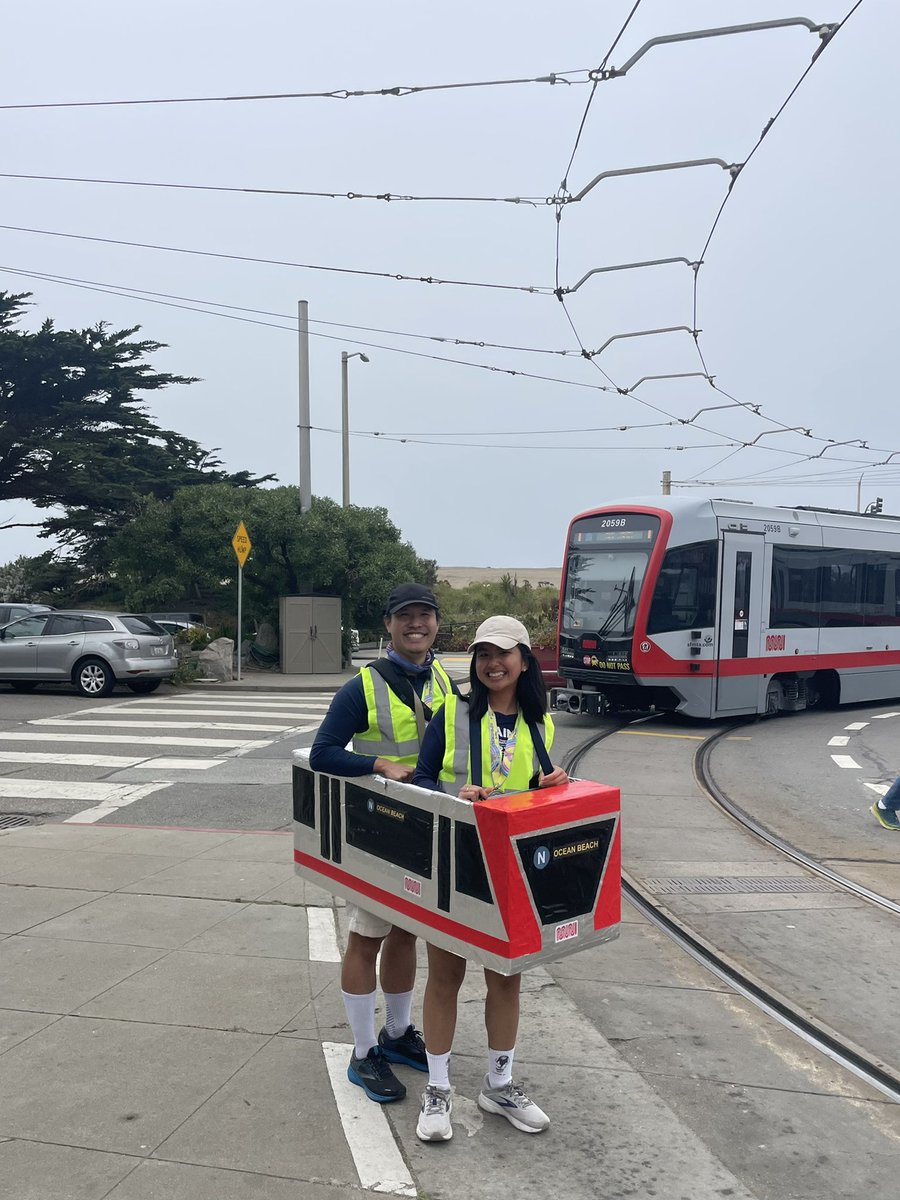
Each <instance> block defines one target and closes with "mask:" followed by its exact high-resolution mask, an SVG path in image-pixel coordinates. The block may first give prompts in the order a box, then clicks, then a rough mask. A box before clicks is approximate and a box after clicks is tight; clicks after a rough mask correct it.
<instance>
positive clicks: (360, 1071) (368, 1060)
mask: <svg viewBox="0 0 900 1200" xmlns="http://www.w3.org/2000/svg"><path fill="white" fill-rule="evenodd" d="M347 1078H348V1079H349V1080H350V1082H351V1083H355V1084H356V1086H357V1087H361V1088H362V1089H363V1091H364V1092H365V1093H366V1095H367V1096H368V1097H369V1099H370V1100H374V1101H375V1102H376V1103H378V1104H390V1102H391V1101H392V1100H402V1099H403V1097H404V1096H405V1095H406V1086H405V1085H404V1084H402V1083H401V1082H400V1080H399V1079H398V1078H397V1076H396V1075H395V1074H394V1072H393V1071H392V1070H391V1068H390V1064H389V1063H388V1061H387V1059H386V1058H385V1056H384V1055H383V1054H382V1053H381V1050H380V1049H379V1047H378V1046H373V1047H372V1049H371V1050H370V1051H369V1053H368V1054H367V1055H366V1057H365V1058H357V1057H356V1052H355V1051H354V1052H353V1054H351V1055H350V1066H349V1067H348V1068H347Z"/></svg>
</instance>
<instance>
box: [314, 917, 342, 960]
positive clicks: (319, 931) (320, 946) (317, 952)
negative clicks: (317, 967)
mask: <svg viewBox="0 0 900 1200" xmlns="http://www.w3.org/2000/svg"><path fill="white" fill-rule="evenodd" d="M306 924H307V928H308V929H309V961H310V962H340V961H341V952H340V949H339V948H338V941H337V930H336V928H335V924H334V909H333V908H316V907H314V906H310V907H308V908H307V910H306Z"/></svg>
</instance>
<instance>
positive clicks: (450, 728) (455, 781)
mask: <svg viewBox="0 0 900 1200" xmlns="http://www.w3.org/2000/svg"><path fill="white" fill-rule="evenodd" d="M554 733H555V730H554V727H553V720H552V718H551V717H550V714H549V713H547V714H546V715H545V716H544V721H543V734H544V745H545V746H546V747H547V749H548V750H549V749H550V747H551V746H552V745H553V735H554ZM444 739H445V746H444V761H443V763H442V764H441V774H440V779H441V782H442V783H443V784H444V791H446V792H449V793H451V794H452V795H454V796H455V795H457V794H458V793H459V789H460V788H461V787H465V785H466V784H467V783H471V782H472V770H471V761H470V758H469V706H468V704H466V703H465V701H463V702H460V700H459V697H458V696H448V697H447V699H446V701H445V703H444ZM540 769H541V764H540V761H539V760H538V756H537V753H536V752H535V748H534V742H533V741H532V740H531V730H530V729H529V728H528V725H527V724H526V722H525V720H524V718H523V717H522V715H521V713H520V714H519V722H518V724H517V726H516V747H515V750H514V751H513V760H512V764H511V766H510V769H509V774H508V775H507V776H506V778H505V779H503V780H502V782H501V783H500V784H498V785H496V788H497V790H498V791H501V792H525V791H527V790H528V785H529V784H530V782H531V780H532V779H533V778H534V776H535V775H537V773H538V771H540ZM481 770H482V780H481V782H482V786H483V787H486V788H491V787H494V786H495V785H494V784H493V783H492V780H491V778H490V770H491V736H490V722H489V719H488V715H487V713H485V714H484V716H483V717H482V719H481Z"/></svg>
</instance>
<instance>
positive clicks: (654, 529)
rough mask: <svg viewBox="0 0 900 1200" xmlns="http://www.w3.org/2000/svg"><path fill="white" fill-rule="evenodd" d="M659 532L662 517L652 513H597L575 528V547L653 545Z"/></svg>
mask: <svg viewBox="0 0 900 1200" xmlns="http://www.w3.org/2000/svg"><path fill="white" fill-rule="evenodd" d="M658 532H659V517H654V516H653V515H652V514H650V513H633V512H632V513H597V514H596V515H595V516H591V517H582V518H581V519H580V520H578V521H575V522H574V523H573V525H572V534H571V545H573V546H605V545H610V544H615V545H617V546H620V545H623V544H625V545H629V544H630V545H634V544H643V545H644V546H646V547H650V546H652V545H653V542H654V541H655V540H656V535H657V533H658Z"/></svg>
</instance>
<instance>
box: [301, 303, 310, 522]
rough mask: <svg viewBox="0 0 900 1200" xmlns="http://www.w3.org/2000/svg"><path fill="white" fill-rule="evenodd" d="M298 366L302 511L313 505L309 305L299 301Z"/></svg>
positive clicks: (307, 510) (306, 510)
mask: <svg viewBox="0 0 900 1200" xmlns="http://www.w3.org/2000/svg"><path fill="white" fill-rule="evenodd" d="M297 335H298V366H299V379H300V423H299V426H298V428H299V430H300V511H301V513H305V512H309V510H310V508H311V507H312V480H311V478H310V472H311V465H310V457H311V456H310V422H309V305H308V303H307V302H306V300H298V301H297Z"/></svg>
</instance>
